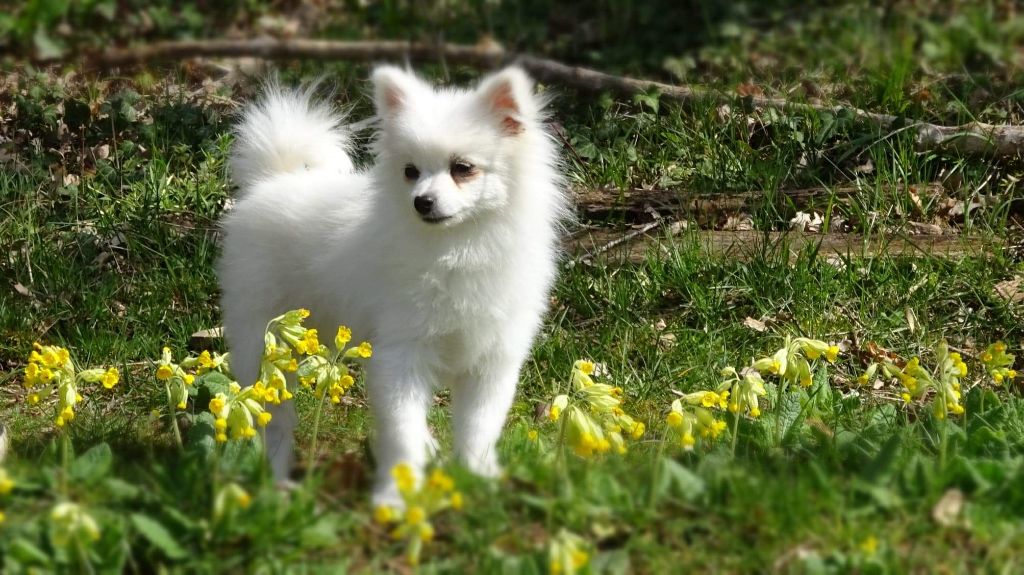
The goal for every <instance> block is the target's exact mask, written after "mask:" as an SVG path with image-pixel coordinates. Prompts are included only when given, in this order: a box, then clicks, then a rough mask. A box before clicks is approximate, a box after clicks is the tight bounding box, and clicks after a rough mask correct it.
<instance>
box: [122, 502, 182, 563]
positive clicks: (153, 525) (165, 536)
mask: <svg viewBox="0 0 1024 575" xmlns="http://www.w3.org/2000/svg"><path fill="white" fill-rule="evenodd" d="M131 521H132V525H133V526H134V527H135V530H136V531H138V532H139V534H140V535H142V536H143V537H144V538H145V539H146V541H149V542H150V543H151V544H152V545H153V546H154V547H156V548H157V549H159V550H160V551H161V552H162V553H163V554H164V555H166V556H167V557H168V558H170V559H184V558H185V557H187V556H188V552H187V551H185V549H183V548H182V547H181V545H179V544H178V542H177V541H175V540H174V536H173V535H171V532H170V531H168V530H167V528H165V527H164V526H163V525H161V524H160V523H159V522H158V521H156V520H155V519H152V518H151V517H147V516H146V515H141V514H139V513H133V514H132V515H131Z"/></svg>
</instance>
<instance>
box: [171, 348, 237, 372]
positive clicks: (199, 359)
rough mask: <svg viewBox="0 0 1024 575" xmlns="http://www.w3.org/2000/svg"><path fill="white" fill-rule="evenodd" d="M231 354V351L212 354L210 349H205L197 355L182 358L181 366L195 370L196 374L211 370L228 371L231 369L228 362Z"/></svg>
mask: <svg viewBox="0 0 1024 575" xmlns="http://www.w3.org/2000/svg"><path fill="white" fill-rule="evenodd" d="M230 356H231V354H229V353H212V354H211V353H210V352H209V351H203V352H202V353H200V354H199V355H197V356H189V357H186V358H185V359H183V360H181V367H182V368H184V369H193V370H195V372H196V375H203V374H204V373H209V372H211V371H218V372H220V373H227V372H228V371H229V370H230V369H231V367H230V364H229V362H228V361H229V357H230Z"/></svg>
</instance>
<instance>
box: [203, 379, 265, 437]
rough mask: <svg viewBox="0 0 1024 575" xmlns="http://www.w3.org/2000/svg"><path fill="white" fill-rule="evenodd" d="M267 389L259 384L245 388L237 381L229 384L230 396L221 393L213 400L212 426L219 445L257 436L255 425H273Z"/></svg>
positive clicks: (211, 400)
mask: <svg viewBox="0 0 1024 575" xmlns="http://www.w3.org/2000/svg"><path fill="white" fill-rule="evenodd" d="M265 400H266V393H265V390H263V389H261V388H259V384H257V385H250V386H248V387H246V388H245V389H242V387H241V386H240V385H238V383H237V382H234V381H232V382H231V383H230V384H229V385H228V393H227V394H224V393H218V394H217V395H215V396H214V397H213V398H212V399H210V404H209V409H210V413H212V414H213V417H214V418H215V419H214V422H213V427H214V430H215V431H216V435H215V438H216V440H217V441H218V442H221V443H223V442H225V441H227V440H228V437H229V436H230V437H231V438H232V439H249V438H252V437H255V436H256V427H255V426H256V425H259V426H260V427H265V426H266V425H267V424H268V423H270V419H271V415H270V412H269V411H267V410H266V408H265V407H264V403H263V402H264V401H265Z"/></svg>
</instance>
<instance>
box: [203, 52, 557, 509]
mask: <svg viewBox="0 0 1024 575" xmlns="http://www.w3.org/2000/svg"><path fill="white" fill-rule="evenodd" d="M372 82H373V87H374V99H375V103H376V108H377V118H378V122H379V124H378V127H377V130H378V131H377V134H376V137H375V139H374V142H373V147H372V150H373V153H374V156H375V162H374V165H373V166H372V167H371V168H368V169H367V170H365V171H358V170H356V169H355V168H354V167H353V162H352V160H351V159H350V157H349V153H348V152H349V150H348V147H349V136H348V133H347V132H346V128H345V125H344V122H343V118H342V117H340V116H338V115H337V114H335V113H334V112H332V111H331V109H330V107H329V106H327V105H325V104H323V103H318V102H316V101H314V99H313V98H312V95H311V93H310V91H309V90H307V91H299V92H292V91H284V90H281V89H279V88H275V87H273V86H272V87H270V88H269V89H268V90H267V93H266V94H265V96H264V98H263V100H262V101H260V102H258V103H256V104H254V105H252V106H251V107H250V108H249V109H248V110H247V111H246V113H245V115H244V117H243V121H242V122H241V124H240V125H239V127H238V129H237V133H236V135H237V140H236V143H235V146H234V150H233V152H232V156H231V173H232V176H233V178H234V181H235V182H236V183H237V184H238V186H239V187H240V188H241V192H240V198H239V200H238V202H237V205H236V206H235V209H234V210H233V211H232V212H231V213H230V214H228V215H227V217H226V218H225V219H224V222H223V229H224V232H225V234H226V236H225V241H224V250H223V256H222V260H221V263H220V270H219V272H220V279H221V286H222V290H223V297H222V310H223V314H224V325H225V328H226V330H225V331H226V336H227V338H228V342H229V344H230V348H231V355H232V365H233V366H234V369H235V375H237V376H238V378H239V380H240V381H241V382H242V383H243V384H246V383H252V382H254V381H255V380H256V377H257V370H258V366H259V363H260V356H261V354H262V352H263V337H262V333H263V330H264V327H265V325H266V323H267V321H268V320H269V319H270V318H271V317H273V316H276V315H278V314H281V313H283V312H284V311H287V310H289V309H294V308H299V307H304V308H308V309H310V310H311V311H312V316H311V317H310V320H309V325H310V327H316V328H318V329H319V331H320V332H321V333H333V332H334V330H335V329H337V326H338V325H339V324H344V325H348V326H350V327H351V328H352V331H353V333H354V335H355V337H356V338H359V339H366V340H369V341H371V342H372V343H373V346H374V355H373V358H372V359H371V360H369V361H368V363H367V386H368V392H369V399H370V404H371V408H372V411H373V415H374V418H375V422H376V433H375V437H374V443H373V445H374V452H375V455H376V460H377V470H376V480H375V485H374V493H373V498H374V500H375V502H377V503H378V504H396V503H398V502H399V501H400V499H399V495H398V491H397V488H396V486H395V484H394V481H393V479H392V478H391V473H390V470H391V469H392V467H394V466H395V465H396V464H398V463H400V462H406V463H408V464H411V465H412V466H413V468H414V469H416V470H417V471H419V470H422V468H423V466H424V465H425V464H426V463H427V460H428V458H429V457H430V455H431V454H432V452H433V450H434V449H435V448H436V444H435V442H434V439H433V438H432V436H431V434H430V430H429V428H428V426H427V410H428V408H429V407H430V405H431V403H432V401H433V398H434V393H435V391H436V390H437V389H438V388H440V387H445V386H446V387H449V388H450V389H451V393H452V396H451V397H452V412H453V413H452V421H453V431H454V436H455V452H456V455H457V456H458V457H459V458H460V459H461V460H462V461H463V462H464V463H465V464H466V465H467V466H468V467H469V468H470V469H471V470H473V471H475V472H476V473H479V474H480V475H484V476H496V475H498V474H499V473H500V471H501V467H500V466H499V463H498V458H497V454H496V452H495V444H496V442H497V440H498V438H499V435H500V433H501V429H502V427H503V425H504V422H505V417H506V415H507V413H508V410H509V407H510V406H511V404H512V399H513V396H514V395H515V390H516V384H517V382H518V379H519V370H520V368H521V366H522V365H523V362H524V361H525V360H526V358H527V356H528V354H529V352H530V348H531V345H532V342H533V339H534V337H535V336H536V334H537V331H538V329H539V328H540V326H541V321H542V316H543V315H544V313H545V311H546V309H547V307H548V302H549V295H548V294H549V291H550V289H551V287H552V283H553V282H554V280H555V275H556V271H557V261H556V259H557V253H558V246H559V235H560V234H559V231H560V229H561V225H560V222H561V220H562V218H563V217H564V216H566V215H567V211H568V200H567V196H566V193H565V190H564V189H563V182H562V175H561V172H560V165H559V158H558V152H557V148H556V145H555V142H554V141H553V139H552V137H551V134H550V133H549V132H548V130H547V129H546V127H545V125H544V115H543V111H542V108H543V106H544V99H543V98H542V97H540V96H538V95H536V94H534V90H533V84H532V82H531V80H530V79H529V78H528V77H527V75H526V74H525V73H524V72H523V71H522V70H520V69H518V68H515V67H513V68H507V69H505V70H502V71H500V72H498V73H495V74H493V75H491V76H488V77H486V78H484V79H483V80H482V81H481V82H480V83H479V85H478V86H476V87H475V89H472V90H460V89H452V88H435V87H433V86H431V85H429V84H427V83H425V82H424V81H423V80H421V79H420V78H418V77H416V76H415V75H413V74H412V73H410V72H406V71H403V70H401V69H399V68H395V67H381V68H377V69H376V70H375V71H374V73H373V77H372ZM295 423H296V415H295V408H294V407H293V405H292V403H291V402H288V403H285V404H284V405H283V406H281V407H280V408H278V409H277V410H276V411H275V412H274V413H273V419H272V421H271V423H270V425H269V426H268V429H267V450H268V454H269V456H270V461H271V467H272V469H273V472H274V475H275V478H277V479H279V480H283V479H285V478H286V477H287V475H288V472H289V470H290V467H291V463H292V449H293V438H292V434H293V430H294V427H295Z"/></svg>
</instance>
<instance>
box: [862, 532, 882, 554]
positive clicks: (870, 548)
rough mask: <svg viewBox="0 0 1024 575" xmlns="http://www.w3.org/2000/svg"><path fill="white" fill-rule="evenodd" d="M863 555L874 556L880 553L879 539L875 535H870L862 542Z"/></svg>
mask: <svg viewBox="0 0 1024 575" xmlns="http://www.w3.org/2000/svg"><path fill="white" fill-rule="evenodd" d="M859 547H860V551H861V553H864V554H865V555H874V554H875V553H877V552H878V538H877V537H875V536H874V535H868V536H867V537H866V538H865V539H864V541H861V543H860V545H859Z"/></svg>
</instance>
